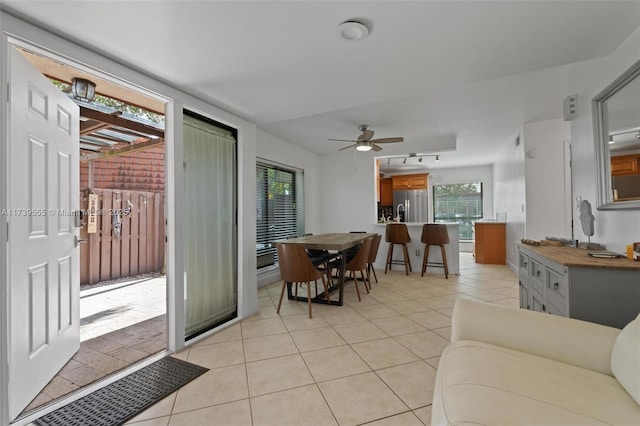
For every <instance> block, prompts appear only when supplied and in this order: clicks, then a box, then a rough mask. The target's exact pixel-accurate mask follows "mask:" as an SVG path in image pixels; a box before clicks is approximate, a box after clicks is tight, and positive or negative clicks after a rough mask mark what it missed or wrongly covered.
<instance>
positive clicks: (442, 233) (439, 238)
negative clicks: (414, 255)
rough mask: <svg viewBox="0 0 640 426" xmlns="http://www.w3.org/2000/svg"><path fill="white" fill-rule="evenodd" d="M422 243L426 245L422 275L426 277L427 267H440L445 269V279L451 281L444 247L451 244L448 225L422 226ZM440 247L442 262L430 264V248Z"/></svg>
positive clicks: (426, 224) (433, 224)
mask: <svg viewBox="0 0 640 426" xmlns="http://www.w3.org/2000/svg"><path fill="white" fill-rule="evenodd" d="M420 241H422V242H423V243H424V256H423V257H422V273H421V274H420V276H421V277H423V276H424V273H425V271H426V270H427V266H438V267H443V268H444V277H445V278H447V279H449V267H448V266H447V253H446V252H445V251H444V246H445V245H446V244H449V233H448V232H447V225H443V224H441V223H425V224H424V225H422V236H421V237H420ZM430 246H439V247H440V252H441V253H442V262H429V247H430Z"/></svg>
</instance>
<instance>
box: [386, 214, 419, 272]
mask: <svg viewBox="0 0 640 426" xmlns="http://www.w3.org/2000/svg"><path fill="white" fill-rule="evenodd" d="M384 240H385V241H386V242H388V243H389V251H388V252H387V264H386V265H385V267H384V273H385V274H386V273H387V271H388V270H389V268H390V267H391V265H392V264H393V265H404V270H405V272H406V273H407V275H409V271H412V269H411V258H410V257H409V249H408V248H407V243H409V242H411V237H410V236H409V229H408V228H407V225H406V224H404V223H389V224H387V227H386V229H385V235H384ZM395 244H401V245H402V254H403V256H404V260H403V261H400V260H393V246H394V245H395Z"/></svg>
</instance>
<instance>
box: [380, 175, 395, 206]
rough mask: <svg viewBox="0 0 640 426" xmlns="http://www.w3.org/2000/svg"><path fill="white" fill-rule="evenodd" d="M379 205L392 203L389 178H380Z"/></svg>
mask: <svg viewBox="0 0 640 426" xmlns="http://www.w3.org/2000/svg"><path fill="white" fill-rule="evenodd" d="M380 205H381V206H391V205H393V182H392V179H391V178H383V179H381V180H380Z"/></svg>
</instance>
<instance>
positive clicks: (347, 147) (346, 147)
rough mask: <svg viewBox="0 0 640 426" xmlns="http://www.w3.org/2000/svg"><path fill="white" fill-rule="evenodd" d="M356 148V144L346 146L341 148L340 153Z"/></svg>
mask: <svg viewBox="0 0 640 426" xmlns="http://www.w3.org/2000/svg"><path fill="white" fill-rule="evenodd" d="M349 142H351V141H349ZM354 146H356V144H353V145H349V146H345V147H344V148H340V149H339V150H338V151H344V150H345V149H351V148H353V147H354Z"/></svg>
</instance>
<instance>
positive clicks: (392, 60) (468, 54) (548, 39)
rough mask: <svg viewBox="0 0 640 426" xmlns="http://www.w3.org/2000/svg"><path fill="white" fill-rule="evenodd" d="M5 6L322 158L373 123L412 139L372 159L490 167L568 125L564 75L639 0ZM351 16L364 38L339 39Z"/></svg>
mask: <svg viewBox="0 0 640 426" xmlns="http://www.w3.org/2000/svg"><path fill="white" fill-rule="evenodd" d="M0 6H1V7H2V9H3V10H5V11H7V12H9V13H12V14H14V15H16V16H18V17H21V18H23V19H26V20H28V21H30V22H33V23H36V24H38V25H40V26H43V27H44V28H46V29H50V30H53V31H55V32H56V33H59V34H61V35H63V36H64V37H66V38H69V39H71V40H72V41H75V42H77V43H78V44H81V45H84V46H88V47H91V48H92V49H94V50H97V51H99V52H101V53H103V54H104V55H106V56H108V57H111V58H114V59H116V60H118V61H119V62H122V63H125V64H127V65H129V66H131V67H133V68H136V69H139V70H142V71H143V72H145V73H146V74H150V75H152V76H153V77H156V78H158V79H160V80H162V81H165V82H167V83H169V84H171V85H174V86H177V87H179V88H181V89H182V90H184V91H186V92H188V93H191V94H193V95H195V96H197V97H199V98H201V99H204V100H208V101H210V102H212V103H213V104H215V105H218V106H220V107H222V108H225V109H227V110H229V111H230V112H233V113H235V114H238V115H240V116H242V117H244V118H246V119H249V120H251V121H252V122H255V123H256V124H257V126H258V128H260V129H263V130H265V131H267V132H270V133H272V134H275V135H277V136H280V137H282V138H284V139H286V140H288V141H290V142H292V143H295V144H298V145H300V146H303V147H305V148H307V149H309V150H311V151H314V152H316V153H319V154H326V153H332V152H335V151H336V150H337V149H339V148H342V147H344V146H346V145H347V143H343V142H331V141H327V138H338V139H353V138H356V137H357V136H358V134H359V133H360V132H359V131H358V129H357V126H358V125H359V124H363V123H366V124H369V125H371V128H372V129H373V130H375V131H376V134H375V137H381V138H383V137H391V136H403V137H404V138H405V142H404V143H399V144H389V145H384V150H383V151H381V152H380V153H378V154H377V155H384V154H394V155H399V154H405V153H409V152H418V153H434V152H444V155H442V157H441V161H440V162H439V163H438V164H435V163H434V162H433V161H427V160H426V159H425V163H426V164H427V165H429V166H431V167H452V166H469V165H476V164H491V163H492V162H493V161H494V159H495V158H496V152H497V151H498V150H500V149H503V147H504V146H505V144H506V143H509V142H510V141H513V140H514V139H515V137H516V135H517V134H518V131H519V129H520V127H521V125H522V124H523V123H525V122H528V121H536V120H541V119H551V118H561V117H562V100H563V99H564V98H565V97H566V96H567V95H570V94H571V93H568V92H567V76H566V70H565V69H564V68H563V67H562V66H563V65H566V64H569V63H573V62H578V61H584V60H588V59H593V58H597V57H601V56H606V55H609V54H611V53H612V52H613V51H614V50H615V49H616V48H617V47H618V46H619V45H620V43H622V42H623V41H624V40H625V39H626V38H627V37H628V36H629V35H630V34H631V33H632V32H633V31H634V30H635V29H636V28H637V27H638V26H639V25H640V1H502V2H497V1H397V0H396V1H350V2H345V1H323V2H320V1H309V0H307V1H278V2H276V1H225V2H223V1H198V2H191V1H178V0H174V1H166V0H165V1H138V2H131V1H83V2H79V1H56V0H49V1H14V0H0ZM348 19H358V20H361V21H362V22H364V23H366V24H367V25H368V26H369V28H370V37H369V38H368V39H367V40H365V41H363V42H358V43H345V42H343V41H341V40H339V39H338V37H337V36H336V26H337V25H338V24H339V23H341V22H343V21H345V20H348ZM452 145H455V146H456V152H455V153H454V152H448V151H450V149H451V148H450V147H451V146H452ZM447 147H449V148H447ZM342 154H343V155H353V154H352V153H350V152H343V153H342ZM364 155H372V154H364Z"/></svg>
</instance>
